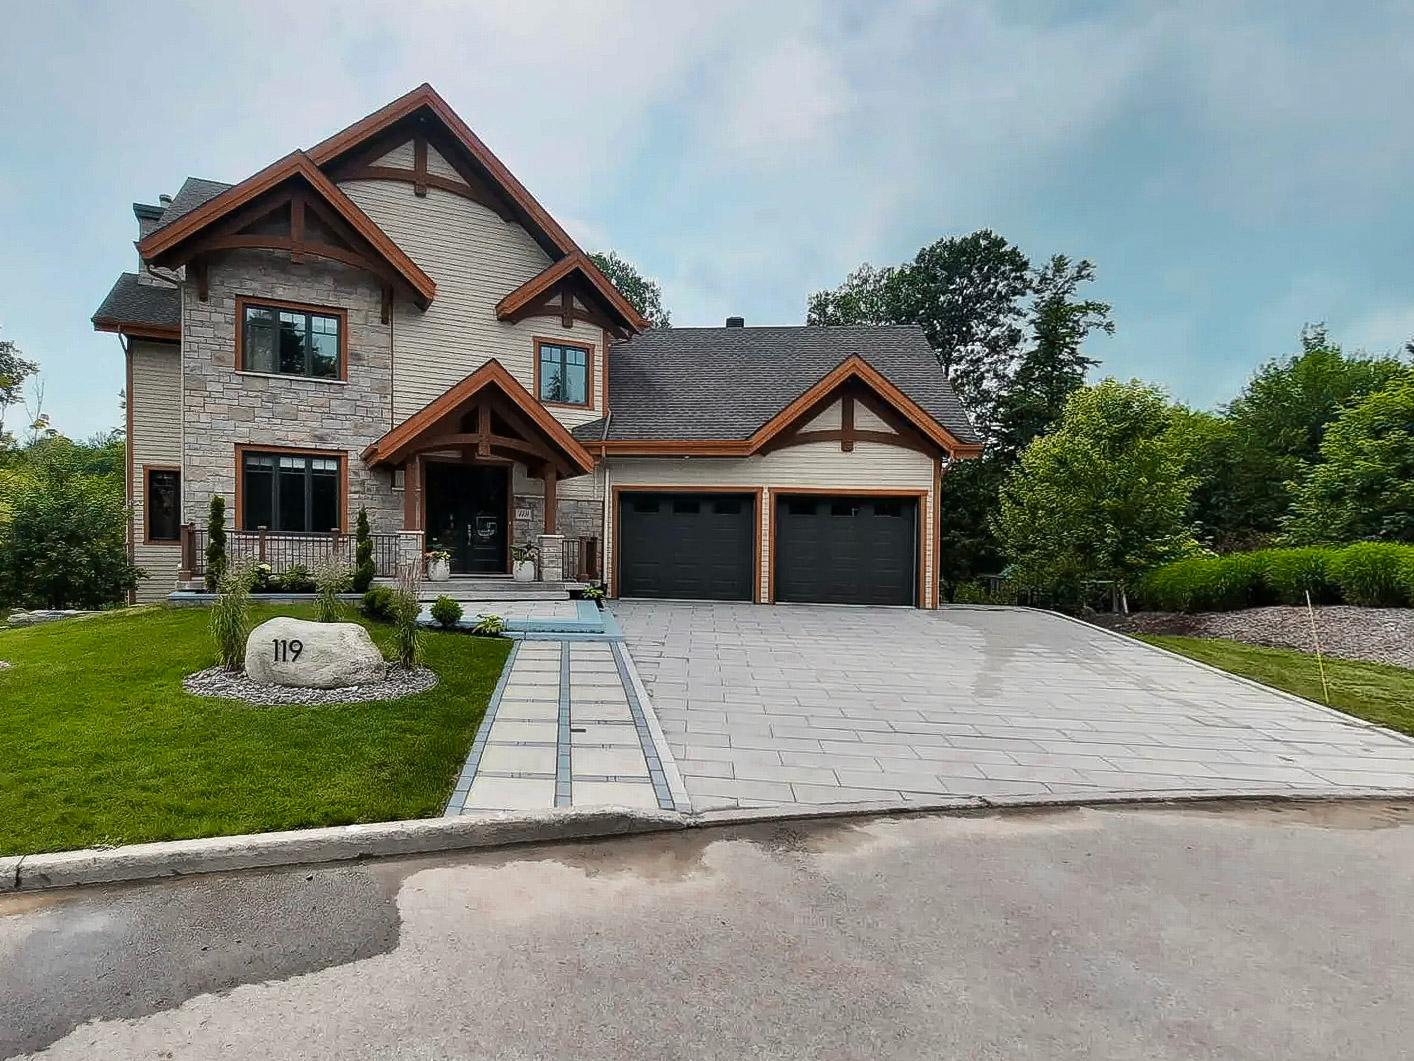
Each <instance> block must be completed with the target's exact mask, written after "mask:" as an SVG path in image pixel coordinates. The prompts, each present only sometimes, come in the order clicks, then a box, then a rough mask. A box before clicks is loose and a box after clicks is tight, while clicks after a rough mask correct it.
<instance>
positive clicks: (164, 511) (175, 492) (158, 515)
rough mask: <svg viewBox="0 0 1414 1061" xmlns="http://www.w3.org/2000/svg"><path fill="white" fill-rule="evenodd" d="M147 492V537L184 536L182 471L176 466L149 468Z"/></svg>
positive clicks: (155, 539)
mask: <svg viewBox="0 0 1414 1061" xmlns="http://www.w3.org/2000/svg"><path fill="white" fill-rule="evenodd" d="M143 496H144V498H145V500H146V504H145V506H144V512H143V518H144V519H145V520H146V522H147V540H148V541H150V542H174V541H176V540H177V539H178V538H179V537H180V536H181V529H180V528H181V522H182V520H181V512H182V473H181V472H179V471H177V470H176V469H175V468H148V469H147V489H146V492H145V493H144V495H143Z"/></svg>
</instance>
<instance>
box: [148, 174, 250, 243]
mask: <svg viewBox="0 0 1414 1061" xmlns="http://www.w3.org/2000/svg"><path fill="white" fill-rule="evenodd" d="M230 187H232V185H230V184H226V183H224V182H223V181H208V180H203V179H202V178H200V177H188V178H187V179H186V180H184V181H182V186H181V187H180V188H178V189H177V194H176V195H174V196H172V201H171V202H170V203H168V204H167V209H166V210H163V211H162V216H161V217H159V218H158V219H157V229H160V228H162V227H163V226H164V225H170V224H171V223H172V222H173V221H175V220H177V218H179V217H181V216H182V215H183V214H189V213H191V212H192V211H193V210H195V209H196V208H197V207H198V206H201V205H202V204H203V203H206V202H210V201H211V200H212V199H215V198H216V196H218V195H220V194H221V193H222V192H224V191H225V190H226V189H227V188H230ZM157 229H153V231H154V232H156V231H157Z"/></svg>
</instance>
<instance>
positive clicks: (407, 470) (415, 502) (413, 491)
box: [403, 456, 422, 531]
mask: <svg viewBox="0 0 1414 1061" xmlns="http://www.w3.org/2000/svg"><path fill="white" fill-rule="evenodd" d="M421 529H422V457H420V456H412V457H409V458H408V461H407V463H406V464H404V465H403V530H409V531H415V530H421Z"/></svg>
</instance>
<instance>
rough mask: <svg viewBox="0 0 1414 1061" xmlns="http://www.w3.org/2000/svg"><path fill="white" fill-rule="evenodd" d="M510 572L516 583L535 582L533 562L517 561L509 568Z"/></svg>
mask: <svg viewBox="0 0 1414 1061" xmlns="http://www.w3.org/2000/svg"><path fill="white" fill-rule="evenodd" d="M511 571H512V573H513V574H514V575H515V580H516V581H517V582H534V581H535V561H534V560H517V561H516V562H515V564H514V566H513V567H512V568H511Z"/></svg>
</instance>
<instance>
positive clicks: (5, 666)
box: [0, 659, 10, 670]
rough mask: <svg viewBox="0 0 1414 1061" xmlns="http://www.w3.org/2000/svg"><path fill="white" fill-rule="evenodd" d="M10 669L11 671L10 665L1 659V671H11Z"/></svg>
mask: <svg viewBox="0 0 1414 1061" xmlns="http://www.w3.org/2000/svg"><path fill="white" fill-rule="evenodd" d="M9 669H10V664H8V663H6V662H5V661H4V660H3V659H0V670H9Z"/></svg>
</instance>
